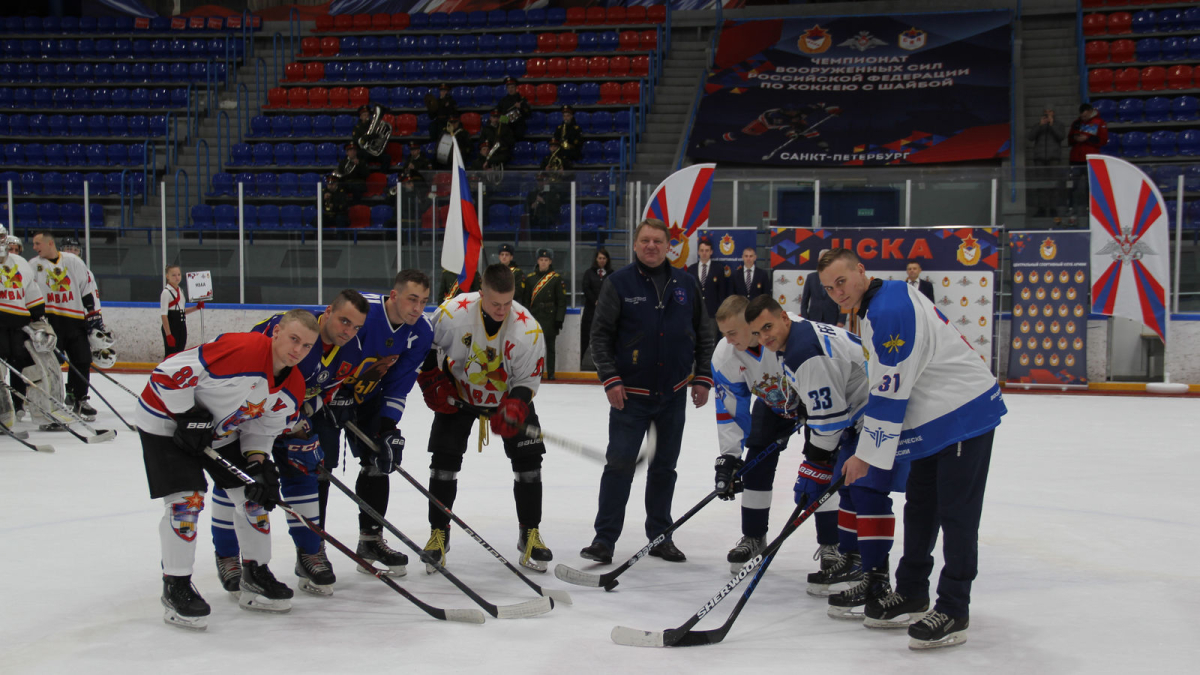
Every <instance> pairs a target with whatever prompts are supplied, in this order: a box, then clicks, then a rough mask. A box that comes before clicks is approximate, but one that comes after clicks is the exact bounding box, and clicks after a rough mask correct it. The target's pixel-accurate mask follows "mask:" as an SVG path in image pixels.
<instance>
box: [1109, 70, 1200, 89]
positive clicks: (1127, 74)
mask: <svg viewBox="0 0 1200 675" xmlns="http://www.w3.org/2000/svg"><path fill="white" fill-rule="evenodd" d="M1141 78H1142V72H1141V71H1140V70H1138V69H1137V68H1122V69H1121V70H1118V71H1117V72H1116V75H1114V77H1113V91H1137V90H1138V89H1140V88H1141ZM1189 79H1190V78H1189Z"/></svg>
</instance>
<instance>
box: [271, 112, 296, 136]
mask: <svg viewBox="0 0 1200 675" xmlns="http://www.w3.org/2000/svg"><path fill="white" fill-rule="evenodd" d="M271 135H272V136H274V137H275V138H287V137H288V136H291V135H292V118H291V117H289V116H287V115H276V116H274V117H272V118H271Z"/></svg>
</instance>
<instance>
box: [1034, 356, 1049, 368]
mask: <svg viewBox="0 0 1200 675" xmlns="http://www.w3.org/2000/svg"><path fill="white" fill-rule="evenodd" d="M1045 363H1046V357H1044V356H1042V355H1041V354H1038V355H1037V356H1034V357H1033V365H1035V366H1042V365H1045Z"/></svg>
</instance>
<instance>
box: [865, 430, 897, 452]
mask: <svg viewBox="0 0 1200 675" xmlns="http://www.w3.org/2000/svg"><path fill="white" fill-rule="evenodd" d="M863 433H865V434H866V435H868V436H870V437H871V440H873V441H875V447H877V448H880V447H883V444H884V443H887V442H888V441H890V440H892V439H893V438H896V437H897V436H899V435H900V434H889V433H888V432H886V431H884V430H883V427H879V428H878V429H864V430H863Z"/></svg>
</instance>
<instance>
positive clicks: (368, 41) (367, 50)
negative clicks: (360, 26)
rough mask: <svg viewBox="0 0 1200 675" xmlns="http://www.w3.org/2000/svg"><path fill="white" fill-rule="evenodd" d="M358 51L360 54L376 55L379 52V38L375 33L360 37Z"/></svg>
mask: <svg viewBox="0 0 1200 675" xmlns="http://www.w3.org/2000/svg"><path fill="white" fill-rule="evenodd" d="M358 53H359V55H360V56H374V55H376V54H378V53H379V38H377V37H375V36H374V35H365V36H363V37H360V38H359V39H358Z"/></svg>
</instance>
